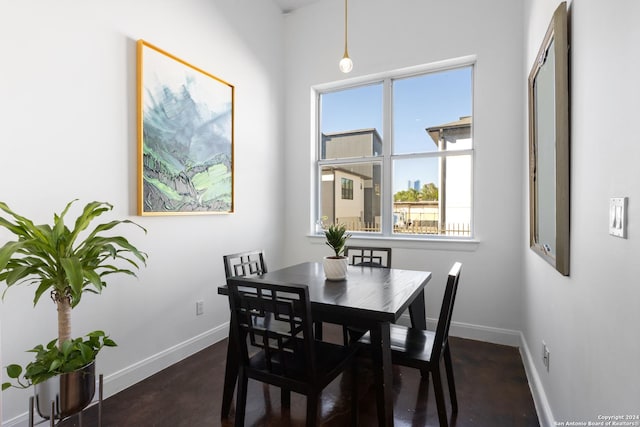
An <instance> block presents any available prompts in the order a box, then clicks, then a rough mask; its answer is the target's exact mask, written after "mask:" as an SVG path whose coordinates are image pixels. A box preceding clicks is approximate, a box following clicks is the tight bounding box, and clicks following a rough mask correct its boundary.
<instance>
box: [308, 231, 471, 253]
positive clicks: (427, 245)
mask: <svg viewBox="0 0 640 427" xmlns="http://www.w3.org/2000/svg"><path fill="white" fill-rule="evenodd" d="M307 238H309V240H310V241H311V243H313V244H318V245H319V244H324V241H325V237H324V235H323V234H307ZM349 241H357V242H360V241H361V242H381V243H382V242H384V243H385V244H386V246H391V247H393V248H403V249H427V250H445V251H462V252H474V251H476V250H477V249H478V246H479V245H480V241H479V240H477V239H474V238H457V239H456V238H450V237H435V238H434V237H428V238H425V237H386V236H380V235H376V236H365V235H362V234H357V235H353V236H352V237H351V238H350V239H349Z"/></svg>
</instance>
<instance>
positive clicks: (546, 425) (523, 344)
mask: <svg viewBox="0 0 640 427" xmlns="http://www.w3.org/2000/svg"><path fill="white" fill-rule="evenodd" d="M520 355H521V356H522V364H523V365H524V370H525V372H526V374H527V379H528V380H529V388H531V395H532V396H533V403H534V404H535V405H536V412H537V413H538V421H540V426H541V427H552V426H555V425H556V423H555V421H554V420H555V419H554V418H553V413H552V412H551V406H550V405H549V400H548V399H547V394H546V393H545V391H544V387H543V386H542V381H541V380H540V375H538V370H537V369H536V366H535V363H534V362H533V361H534V358H533V356H532V355H531V351H529V346H528V345H527V341H526V340H525V338H524V334H522V332H520Z"/></svg>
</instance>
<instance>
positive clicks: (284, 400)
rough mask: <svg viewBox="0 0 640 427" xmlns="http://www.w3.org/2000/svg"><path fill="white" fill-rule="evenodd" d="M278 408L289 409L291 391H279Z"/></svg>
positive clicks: (284, 389)
mask: <svg viewBox="0 0 640 427" xmlns="http://www.w3.org/2000/svg"><path fill="white" fill-rule="evenodd" d="M280 406H282V408H287V409H289V408H291V390H287V389H286V388H281V389H280Z"/></svg>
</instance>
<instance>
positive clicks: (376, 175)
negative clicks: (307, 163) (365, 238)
mask: <svg viewBox="0 0 640 427" xmlns="http://www.w3.org/2000/svg"><path fill="white" fill-rule="evenodd" d="M321 149H322V153H321V154H322V158H326V159H345V158H353V159H359V158H362V157H375V156H377V155H380V154H381V153H382V139H381V138H380V134H378V131H377V130H375V129H360V130H353V131H346V132H337V133H328V134H322V148H321ZM380 172H381V168H380V165H378V164H375V163H371V162H367V163H353V164H339V165H335V166H325V167H323V168H322V177H321V179H322V187H321V193H322V194H321V217H323V218H325V221H326V222H327V223H329V224H331V223H333V222H339V223H342V224H346V225H347V227H348V228H350V229H357V230H364V229H367V230H369V231H373V229H375V230H378V231H379V230H380V182H381V178H382V177H381V173H380Z"/></svg>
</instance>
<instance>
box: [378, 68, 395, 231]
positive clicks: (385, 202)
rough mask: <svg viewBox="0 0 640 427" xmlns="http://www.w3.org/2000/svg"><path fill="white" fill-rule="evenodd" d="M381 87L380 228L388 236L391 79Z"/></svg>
mask: <svg viewBox="0 0 640 427" xmlns="http://www.w3.org/2000/svg"><path fill="white" fill-rule="evenodd" d="M382 87H383V89H382V94H383V95H382V123H383V126H382V134H383V135H382V141H383V144H382V155H383V160H382V220H381V224H380V226H381V230H382V234H383V235H384V236H390V235H391V232H392V231H393V230H392V224H393V187H392V182H391V181H392V177H393V173H392V170H391V154H392V153H393V137H392V135H393V111H392V94H393V88H392V81H391V79H390V78H387V79H385V80H384V82H383V86H382Z"/></svg>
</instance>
